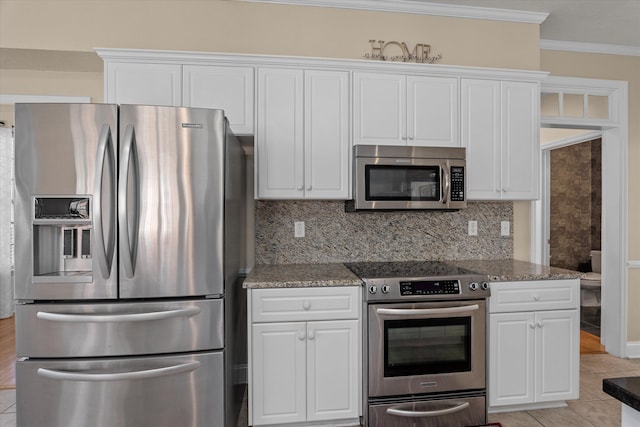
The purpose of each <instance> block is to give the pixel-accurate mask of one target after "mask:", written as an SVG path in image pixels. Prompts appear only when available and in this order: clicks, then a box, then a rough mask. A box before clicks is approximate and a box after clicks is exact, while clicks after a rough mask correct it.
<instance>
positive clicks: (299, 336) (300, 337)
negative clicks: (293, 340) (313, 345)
mask: <svg viewBox="0 0 640 427" xmlns="http://www.w3.org/2000/svg"><path fill="white" fill-rule="evenodd" d="M305 338H306V334H305V333H304V331H298V339H299V340H300V341H304V339H305Z"/></svg>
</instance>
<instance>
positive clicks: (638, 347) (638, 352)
mask: <svg viewBox="0 0 640 427" xmlns="http://www.w3.org/2000/svg"><path fill="white" fill-rule="evenodd" d="M627 357H629V358H630V359H640V341H631V342H627Z"/></svg>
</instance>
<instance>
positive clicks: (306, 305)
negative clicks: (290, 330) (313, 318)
mask: <svg viewBox="0 0 640 427" xmlns="http://www.w3.org/2000/svg"><path fill="white" fill-rule="evenodd" d="M302 308H304V309H305V310H309V309H310V308H311V303H310V302H309V301H305V302H303V303H302Z"/></svg>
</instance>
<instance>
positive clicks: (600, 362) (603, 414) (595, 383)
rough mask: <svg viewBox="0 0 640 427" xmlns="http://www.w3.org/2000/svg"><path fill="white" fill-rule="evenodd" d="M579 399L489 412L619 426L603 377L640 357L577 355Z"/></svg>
mask: <svg viewBox="0 0 640 427" xmlns="http://www.w3.org/2000/svg"><path fill="white" fill-rule="evenodd" d="M580 372H581V375H580V399H578V400H574V401H570V402H568V406H567V407H564V408H557V409H539V410H535V411H521V412H507V413H501V414H490V415H489V421H490V422H499V423H501V424H502V425H503V427H574V426H575V427H614V426H616V427H617V426H620V411H621V409H620V403H619V402H618V401H617V400H615V399H614V398H612V397H611V396H609V395H608V394H606V393H604V392H603V391H602V380H603V379H605V378H615V377H627V376H640V359H618V358H616V357H614V356H611V355H609V354H583V355H581V356H580ZM15 402H16V393H15V390H0V427H15V425H16V405H15Z"/></svg>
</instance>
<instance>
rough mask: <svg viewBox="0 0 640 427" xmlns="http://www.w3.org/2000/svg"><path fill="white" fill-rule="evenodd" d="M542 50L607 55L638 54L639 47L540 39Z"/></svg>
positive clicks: (639, 52)
mask: <svg viewBox="0 0 640 427" xmlns="http://www.w3.org/2000/svg"><path fill="white" fill-rule="evenodd" d="M540 49H542V50H563V51H569V52H584V53H604V54H608V55H624V56H640V47H636V46H622V45H615V44H602V43H581V42H567V41H560V40H546V39H540Z"/></svg>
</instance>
